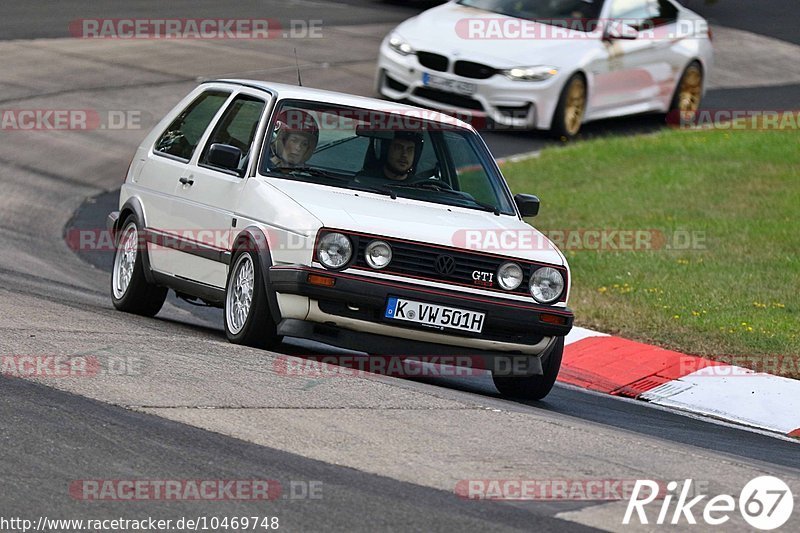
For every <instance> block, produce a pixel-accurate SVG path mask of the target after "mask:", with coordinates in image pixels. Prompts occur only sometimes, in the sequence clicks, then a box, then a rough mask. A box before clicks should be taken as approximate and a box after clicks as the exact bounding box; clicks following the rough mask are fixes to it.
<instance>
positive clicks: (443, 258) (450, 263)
mask: <svg viewBox="0 0 800 533" xmlns="http://www.w3.org/2000/svg"><path fill="white" fill-rule="evenodd" d="M434 267H435V268H436V272H438V273H439V274H442V275H443V276H448V275H450V274H452V273H453V271H455V269H456V260H455V259H453V257H452V256H449V255H440V256H439V257H437V258H436V264H435V265H434Z"/></svg>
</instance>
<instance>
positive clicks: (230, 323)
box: [223, 250, 281, 348]
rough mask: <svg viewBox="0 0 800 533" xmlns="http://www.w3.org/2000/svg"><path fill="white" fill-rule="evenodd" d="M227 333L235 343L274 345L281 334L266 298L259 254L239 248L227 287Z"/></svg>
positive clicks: (225, 314)
mask: <svg viewBox="0 0 800 533" xmlns="http://www.w3.org/2000/svg"><path fill="white" fill-rule="evenodd" d="M223 315H224V317H225V335H226V336H227V337H228V340H229V341H230V342H232V343H233V344H242V345H244V346H251V347H253V348H273V347H275V346H277V345H278V344H280V342H281V336H280V335H278V333H277V326H276V324H275V321H274V320H273V318H272V316H271V314H270V312H269V305H268V302H267V289H266V287H265V286H264V277H263V276H262V275H261V264H260V261H259V258H258V254H256V253H254V252H252V251H249V250H239V251H237V252H236V253H235V254H234V256H233V261H231V269H230V272H229V273H228V283H227V286H226V289H225V309H224V313H223Z"/></svg>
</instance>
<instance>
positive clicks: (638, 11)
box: [610, 0, 650, 26]
mask: <svg viewBox="0 0 800 533" xmlns="http://www.w3.org/2000/svg"><path fill="white" fill-rule="evenodd" d="M610 17H611V18H612V19H635V20H640V21H644V20H647V19H649V18H650V0H613V3H612V4H611V14H610ZM630 25H631V26H634V24H630Z"/></svg>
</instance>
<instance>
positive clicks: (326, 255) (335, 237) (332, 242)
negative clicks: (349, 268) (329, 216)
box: [317, 233, 353, 269]
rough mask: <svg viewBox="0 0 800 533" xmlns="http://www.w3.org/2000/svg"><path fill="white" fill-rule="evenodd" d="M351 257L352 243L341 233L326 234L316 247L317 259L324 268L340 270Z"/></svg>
mask: <svg viewBox="0 0 800 533" xmlns="http://www.w3.org/2000/svg"><path fill="white" fill-rule="evenodd" d="M351 257H353V243H351V242H350V239H349V238H347V236H346V235H342V234H341V233H326V234H325V235H324V236H323V237H322V238H321V239H320V240H319V245H318V246H317V258H318V259H319V262H320V263H322V266H324V267H325V268H333V269H336V268H342V267H343V266H345V265H346V264H347V263H349V262H350V258H351Z"/></svg>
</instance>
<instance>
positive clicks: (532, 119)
mask: <svg viewBox="0 0 800 533" xmlns="http://www.w3.org/2000/svg"><path fill="white" fill-rule="evenodd" d="M451 63H452V62H451ZM424 73H428V74H430V75H434V76H439V77H444V78H448V79H452V80H456V81H460V82H464V83H471V84H474V85H476V86H477V91H476V92H475V93H474V94H472V95H470V96H468V97H467V96H464V95H457V94H455V93H452V94H448V93H444V92H442V91H431V90H430V89H429V88H427V87H426V86H425V84H424V83H423V74H424ZM563 82H564V80H563V79H562V75H560V74H559V75H556V76H555V77H553V78H551V79H549V80H546V81H541V82H521V81H512V80H509V79H507V78H506V77H504V76H502V75H500V74H495V75H494V76H492V77H490V78H488V79H473V78H465V77H462V76H458V75H456V74H454V73H453V72H451V71H449V70H448V71H447V72H437V71H435V70H430V69H427V68H426V67H424V66H422V65H420V63H419V61H418V60H417V57H416V55H414V54H411V55H408V56H401V55H399V54H397V53H396V52H394V51H393V50H392V49H391V48H389V47H388V46H387V45H386V43H385V42H384V44H383V45H382V46H381V52H380V56H379V58H378V71H377V78H376V81H375V84H376V89H377V91H378V92H379V93H380V94H381V95H382V96H385V97H387V98H390V99H392V100H408V101H410V102H413V103H415V104H417V105H421V106H424V107H430V108H433V109H439V110H442V111H444V112H449V113H453V114H456V115H457V116H458V117H459V118H461V119H462V120H465V121H466V122H470V119H469V118H467V117H472V118H471V121H472V122H473V126H475V127H477V128H481V127H483V126H484V125H487V126H488V124H487V120H486V119H490V120H491V122H492V123H493V124H494V127H497V126H504V127H507V128H524V129H542V130H547V129H550V125H551V123H552V120H553V114H554V113H555V109H556V106H557V105H558V98H559V96H560V92H561V89H562V85H563Z"/></svg>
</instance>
